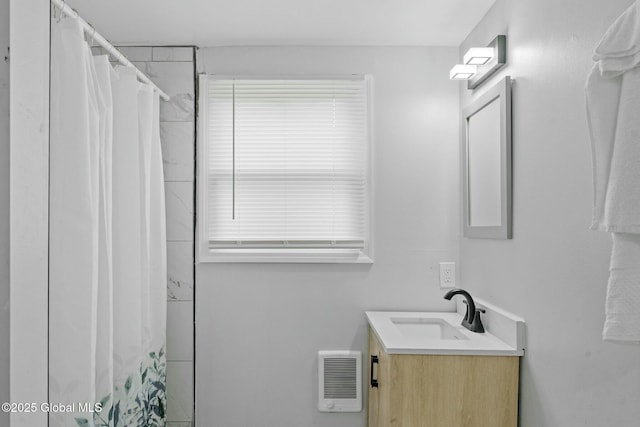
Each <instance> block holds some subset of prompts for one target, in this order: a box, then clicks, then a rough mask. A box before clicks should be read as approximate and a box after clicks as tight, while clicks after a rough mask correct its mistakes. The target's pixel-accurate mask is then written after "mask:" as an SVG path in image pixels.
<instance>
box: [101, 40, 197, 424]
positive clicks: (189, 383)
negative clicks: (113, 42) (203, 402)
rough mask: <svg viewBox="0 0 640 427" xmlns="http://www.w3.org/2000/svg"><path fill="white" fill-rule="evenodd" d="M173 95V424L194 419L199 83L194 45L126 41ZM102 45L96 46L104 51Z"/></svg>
mask: <svg viewBox="0 0 640 427" xmlns="http://www.w3.org/2000/svg"><path fill="white" fill-rule="evenodd" d="M119 49H120V51H121V52H122V53H123V54H124V55H125V56H126V57H127V58H128V59H129V60H130V61H131V62H133V63H134V65H135V66H136V67H138V68H139V69H140V70H142V71H143V72H144V73H145V74H146V75H147V76H148V77H149V78H150V79H151V80H152V81H153V82H154V83H155V84H156V85H157V86H158V87H160V88H161V89H162V90H163V91H164V92H165V93H166V94H167V95H169V96H170V97H171V101H169V102H164V101H162V102H161V103H160V138H161V141H162V156H163V160H164V180H165V195H166V206H167V258H168V262H167V273H168V288H167V298H168V303H167V406H168V408H167V420H168V423H167V427H192V424H193V412H194V411H193V401H194V397H193V389H194V387H193V284H194V252H193V238H194V229H193V224H194V185H195V181H194V173H195V172H194V165H195V161H194V157H195V151H194V150H195V132H194V131H195V91H194V89H195V84H194V77H195V71H194V66H195V64H194V48H193V47H120V48H119ZM99 51H100V48H97V49H96V48H94V53H98V52H99Z"/></svg>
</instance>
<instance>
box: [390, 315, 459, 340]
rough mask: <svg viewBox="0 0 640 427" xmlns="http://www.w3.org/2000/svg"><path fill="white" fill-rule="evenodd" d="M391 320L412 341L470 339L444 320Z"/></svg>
mask: <svg viewBox="0 0 640 427" xmlns="http://www.w3.org/2000/svg"><path fill="white" fill-rule="evenodd" d="M390 319H391V323H392V324H393V325H394V326H395V327H396V328H397V329H398V330H399V331H400V333H401V334H402V335H403V336H405V337H407V338H410V339H428V340H468V339H469V338H467V337H466V336H465V335H463V334H462V333H461V332H460V331H458V329H456V328H454V327H453V326H451V325H450V324H449V323H448V322H446V321H445V320H443V319H439V318H431V317H392V318H390Z"/></svg>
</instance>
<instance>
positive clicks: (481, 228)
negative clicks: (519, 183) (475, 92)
mask: <svg viewBox="0 0 640 427" xmlns="http://www.w3.org/2000/svg"><path fill="white" fill-rule="evenodd" d="M463 115H464V127H465V133H464V135H465V138H464V141H463V149H462V153H463V156H464V162H463V165H464V167H463V187H464V188H463V189H464V197H463V201H464V203H463V209H464V212H463V217H464V228H463V234H464V236H465V237H470V238H484V239H510V238H511V236H512V230H511V229H512V227H511V78H510V77H505V78H504V79H503V80H502V81H501V82H500V83H498V84H497V85H495V86H494V87H492V88H491V89H489V90H487V92H485V93H484V94H483V95H482V96H480V97H479V98H478V99H477V100H475V101H474V102H472V103H471V105H469V106H468V107H466V108H465V109H464V110H463Z"/></svg>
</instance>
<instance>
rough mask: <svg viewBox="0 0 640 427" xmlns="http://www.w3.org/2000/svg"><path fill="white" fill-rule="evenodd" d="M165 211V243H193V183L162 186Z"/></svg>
mask: <svg viewBox="0 0 640 427" xmlns="http://www.w3.org/2000/svg"><path fill="white" fill-rule="evenodd" d="M164 189H165V201H166V209H167V241H181V242H191V241H193V183H191V182H166V183H165V184H164Z"/></svg>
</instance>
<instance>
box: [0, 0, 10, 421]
mask: <svg viewBox="0 0 640 427" xmlns="http://www.w3.org/2000/svg"><path fill="white" fill-rule="evenodd" d="M8 48H9V1H8V0H2V1H0V403H1V402H8V401H9V62H8V61H7V60H5V57H6V56H7V55H8ZM8 424H9V414H5V413H3V412H0V425H1V426H6V425H8Z"/></svg>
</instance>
